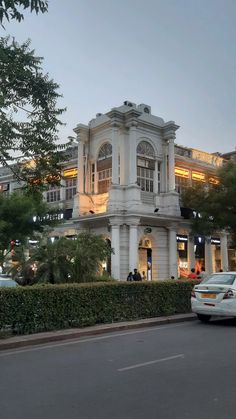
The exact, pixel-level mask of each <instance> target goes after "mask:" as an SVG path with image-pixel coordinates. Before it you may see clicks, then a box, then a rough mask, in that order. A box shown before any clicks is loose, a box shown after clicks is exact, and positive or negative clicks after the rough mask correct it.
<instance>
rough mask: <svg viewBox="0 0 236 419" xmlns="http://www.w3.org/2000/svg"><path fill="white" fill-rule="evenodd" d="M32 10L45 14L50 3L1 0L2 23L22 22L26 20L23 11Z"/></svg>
mask: <svg viewBox="0 0 236 419" xmlns="http://www.w3.org/2000/svg"><path fill="white" fill-rule="evenodd" d="M22 8H23V9H24V10H25V9H28V8H29V9H30V11H31V12H33V11H34V12H36V13H37V14H38V13H39V12H42V13H45V12H47V10H48V2H47V1H42V0H0V22H1V24H2V22H3V21H4V19H7V20H8V21H9V20H10V19H16V20H18V22H20V21H21V20H22V19H24V15H23V13H22V12H20V10H21V9H22Z"/></svg>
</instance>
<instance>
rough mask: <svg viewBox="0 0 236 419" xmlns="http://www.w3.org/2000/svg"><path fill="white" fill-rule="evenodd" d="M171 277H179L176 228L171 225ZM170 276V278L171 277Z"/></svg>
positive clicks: (169, 229)
mask: <svg viewBox="0 0 236 419" xmlns="http://www.w3.org/2000/svg"><path fill="white" fill-rule="evenodd" d="M168 231H169V277H170V278H171V276H174V277H175V279H177V278H178V260H177V244H176V228H175V227H169V228H168ZM170 278H169V279H170Z"/></svg>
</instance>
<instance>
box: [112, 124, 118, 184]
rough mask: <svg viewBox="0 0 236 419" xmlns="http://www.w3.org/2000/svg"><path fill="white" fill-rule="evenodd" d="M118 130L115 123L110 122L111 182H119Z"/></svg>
mask: <svg viewBox="0 0 236 419" xmlns="http://www.w3.org/2000/svg"><path fill="white" fill-rule="evenodd" d="M118 134H119V131H118V125H117V124H116V123H113V124H112V183H113V185H118V184H119V136H118Z"/></svg>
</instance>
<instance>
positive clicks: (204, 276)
mask: <svg viewBox="0 0 236 419" xmlns="http://www.w3.org/2000/svg"><path fill="white" fill-rule="evenodd" d="M207 276H208V275H207V273H206V271H205V268H204V266H202V267H201V272H200V274H199V275H198V279H200V280H201V281H203V280H204V279H206V277H207Z"/></svg>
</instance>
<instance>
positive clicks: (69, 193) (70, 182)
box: [66, 177, 77, 201]
mask: <svg viewBox="0 0 236 419" xmlns="http://www.w3.org/2000/svg"><path fill="white" fill-rule="evenodd" d="M76 182H77V178H76V177H72V178H69V179H66V201H69V200H70V199H73V196H74V195H75V194H76Z"/></svg>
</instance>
